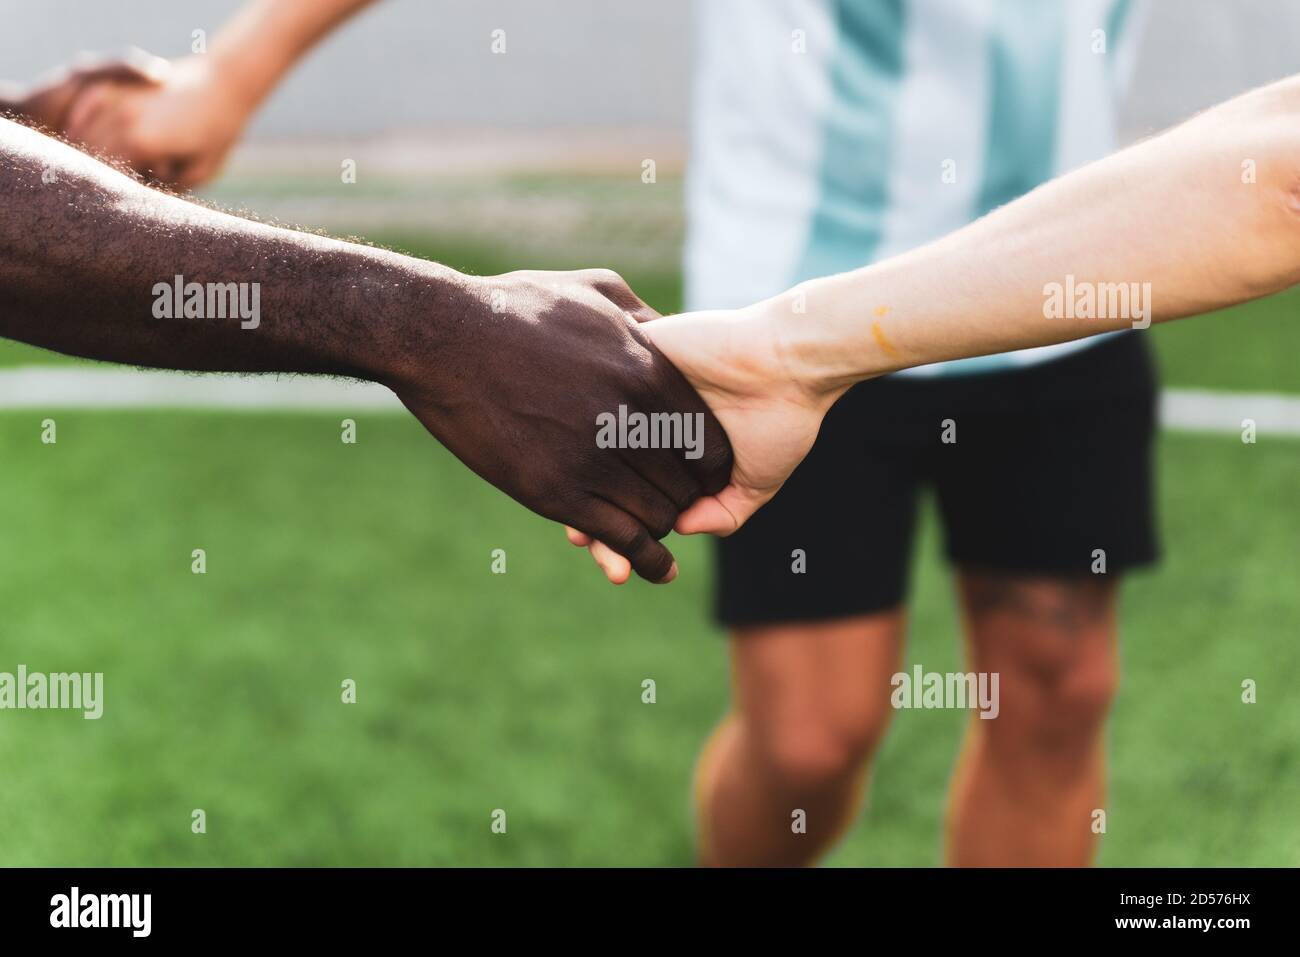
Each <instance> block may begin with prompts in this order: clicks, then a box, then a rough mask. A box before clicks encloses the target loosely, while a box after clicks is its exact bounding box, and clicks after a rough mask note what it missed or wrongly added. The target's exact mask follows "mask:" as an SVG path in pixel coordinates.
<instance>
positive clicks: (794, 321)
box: [751, 282, 863, 407]
mask: <svg viewBox="0 0 1300 957" xmlns="http://www.w3.org/2000/svg"><path fill="white" fill-rule="evenodd" d="M815 292H816V290H815V289H814V284H813V283H811V282H804V283H800V284H799V285H797V286H794V287H792V288H790V289H787V290H786V291H785V292H782V293H780V294H779V295H776V296H773V297H772V298H771V299H766V300H764V301H763V302H760V303H758V304H757V305H756V306H754V307H751V308H752V310H753V312H754V317H755V321H756V324H757V326H758V328H759V329H760V330H761V331H760V332H759V334H760V335H762V336H764V337H766V338H767V339H768V341H770V342H772V343H773V348H774V350H775V352H776V355H777V361H778V362H779V364H780V366H781V368H782V370H783V372H784V374H785V376H786V377H787V378H788V379H789V380H790V381H792V382H794V383H795V384H796V385H798V386H799V388H800V389H802V390H803V391H804V392H805V393H807V394H808V395H809V396H812V397H813V398H814V400H815V401H817V402H818V403H819V404H824V405H826V406H827V407H829V406H830V405H832V404H834V402H835V400H837V399H838V398H839V397H840V396H841V395H843V394H844V393H845V392H846V391H847V390H848V388H849V387H850V386H851V385H853V383H854V382H856V381H858V379H859V378H863V377H858V376H854V375H852V374H851V373H850V372H849V371H848V370H846V369H844V368H842V367H841V363H840V362H839V361H838V359H839V355H840V353H842V352H843V350H842V349H836V348H835V346H834V343H833V342H831V341H830V336H829V330H828V329H827V328H826V325H827V321H826V318H825V317H824V316H821V315H819V314H816V313H814V312H813V311H812V309H811V301H812V300H813V299H814V295H815Z"/></svg>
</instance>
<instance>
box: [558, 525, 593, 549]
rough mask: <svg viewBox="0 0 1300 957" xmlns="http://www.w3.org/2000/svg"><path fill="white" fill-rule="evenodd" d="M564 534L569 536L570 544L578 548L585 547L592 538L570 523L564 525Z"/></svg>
mask: <svg viewBox="0 0 1300 957" xmlns="http://www.w3.org/2000/svg"><path fill="white" fill-rule="evenodd" d="M564 534H565V535H567V536H568V538H569V544H570V545H577V546H578V547H579V548H586V547H587V546H588V545H590V544H591V543H592V542H593V541H594V539H593V538H592V537H591V536H590V535H584V534H582V532H580V531H578V530H577V529H576V528H574V527H573V526H572V525H565V526H564Z"/></svg>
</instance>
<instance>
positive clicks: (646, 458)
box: [619, 448, 717, 538]
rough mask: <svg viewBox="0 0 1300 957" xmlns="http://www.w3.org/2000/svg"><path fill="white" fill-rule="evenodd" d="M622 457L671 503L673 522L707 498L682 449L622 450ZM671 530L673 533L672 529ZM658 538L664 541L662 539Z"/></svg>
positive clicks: (620, 453)
mask: <svg viewBox="0 0 1300 957" xmlns="http://www.w3.org/2000/svg"><path fill="white" fill-rule="evenodd" d="M619 455H620V457H621V458H622V459H623V461H624V462H626V463H627V464H628V466H629V467H630V468H631V469H632V470H633V471H634V472H636V474H637V475H639V476H641V478H643V479H644V480H645V481H646V482H648V483H649V484H650V485H652V486H654V488H655V490H656V491H657V492H659V494H660V495H661V496H662V497H663V500H666V501H667V502H668V504H669V505H670V506H671V507H672V509H673V513H674V515H673V518H674V521H675V520H676V513H678V512H681V511H684V510H685V509H686V508H687V507H688V506H689V505H690V504H691V503H692V502H694V501H695V500H696V499H697V498H699V497H700V496H701V495H703V494H704V491H705V490H704V489H703V488H702V487H701V486H700V481H699V479H698V478H696V477H695V474H694V473H693V471H692V470H691V466H690V464H689V461H688V460H687V459H686V456H685V454H684V453H683V452H682V450H681V449H673V448H658V449H619ZM711 491H717V490H716V489H712V490H711ZM650 525H651V523H650V522H646V526H647V527H650ZM669 530H670V531H671V526H669ZM665 534H667V532H665ZM658 537H659V538H663V535H660V536H658Z"/></svg>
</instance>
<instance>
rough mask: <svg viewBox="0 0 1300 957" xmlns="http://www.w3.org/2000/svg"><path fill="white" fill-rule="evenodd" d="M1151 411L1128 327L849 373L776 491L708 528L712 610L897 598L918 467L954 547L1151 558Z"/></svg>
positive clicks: (1069, 565)
mask: <svg viewBox="0 0 1300 957" xmlns="http://www.w3.org/2000/svg"><path fill="white" fill-rule="evenodd" d="M1155 419H1156V387H1155V373H1154V369H1153V363H1152V360H1151V356H1150V352H1149V349H1148V345H1147V342H1146V337H1145V335H1144V334H1143V333H1141V332H1124V333H1121V334H1119V335H1116V336H1112V337H1110V338H1108V339H1106V340H1103V341H1101V342H1099V343H1098V344H1096V345H1093V346H1089V347H1087V348H1084V349H1081V350H1079V351H1078V352H1074V353H1070V354H1068V355H1066V356H1064V357H1062V358H1060V359H1054V360H1050V361H1047V362H1043V363H1040V364H1038V365H1033V366H1028V367H1025V368H1023V369H1017V370H1013V371H1008V372H996V373H983V374H973V375H961V376H948V377H938V378H933V379H925V378H911V377H903V376H889V377H886V378H883V379H874V380H872V381H870V382H864V383H861V384H859V385H857V386H855V387H854V388H853V389H851V390H850V391H849V392H848V393H847V394H846V395H845V396H844V397H843V398H842V399H840V401H839V402H838V403H836V404H835V406H834V407H833V408H832V409H831V411H830V413H829V414H828V415H827V416H826V420H825V422H824V423H823V425H822V429H821V434H820V435H819V436H818V439H817V443H816V445H815V446H814V447H813V450H812V451H811V452H810V453H809V454H808V457H807V458H806V459H805V460H804V461H803V463H802V464H801V465H800V466H799V468H798V469H796V470H795V472H794V474H793V475H791V476H790V479H789V481H788V482H787V483H786V484H785V486H784V487H783V488H782V489H781V491H780V493H778V494H777V496H776V498H774V499H773V500H772V501H771V502H769V503H768V504H767V505H766V506H764V507H763V508H762V509H760V510H759V512H758V513H757V514H756V515H755V516H754V517H753V518H751V519H750V521H749V522H748V524H746V525H745V527H744V528H742V529H741V530H740V531H738V532H737V533H736V534H735V535H732V536H731V537H730V538H725V539H720V540H719V541H718V543H717V558H718V574H717V576H716V581H717V589H718V590H717V595H716V610H717V615H718V618H719V619H720V620H721V621H722V622H723V623H724V624H728V625H741V624H767V623H776V622H784V621H808V620H816V619H826V618H837V617H841V616H845V615H855V614H863V613H867V612H872V611H880V610H883V609H888V608H895V607H897V606H899V605H900V604H901V603H902V601H903V598H904V596H905V594H906V591H907V579H908V569H909V565H910V557H911V551H912V540H913V537H914V532H915V526H916V511H917V500H918V495H919V493H920V492H921V490H922V489H923V488H924V487H926V486H928V485H933V487H934V489H935V493H936V497H937V499H938V504H939V511H940V515H941V518H942V522H943V529H944V536H945V543H946V550H947V555H948V558H949V560H951V561H952V562H953V563H954V564H956V565H959V566H965V567H971V568H984V569H992V570H1002V571H1007V572H1012V573H1020V574H1025V575H1034V576H1042V575H1063V576H1064V575H1079V574H1085V575H1086V574H1091V573H1095V572H1094V568H1095V567H1099V566H1097V564H1096V563H1097V558H1098V554H1099V553H1098V550H1100V552H1101V553H1104V556H1103V558H1104V562H1105V570H1106V573H1107V574H1115V573H1117V572H1120V571H1123V570H1124V569H1128V568H1133V567H1135V566H1138V565H1143V564H1148V563H1150V562H1152V561H1154V560H1155V559H1156V557H1157V553H1158V546H1157V543H1156V532H1155V519H1154V508H1153V503H1152V498H1153V475H1152V462H1151V455H1152V439H1153V436H1154V433H1155ZM947 420H951V422H950V423H949V422H948V421H947ZM945 432H946V433H947V436H948V437H949V438H950V439H951V438H952V437H953V436H954V435H955V439H956V441H955V442H951V441H950V442H945V441H944V438H945ZM797 550H799V551H797ZM800 554H801V555H802V567H803V571H802V572H800V571H797V570H796V569H797V568H798V567H799V566H800V561H801V560H800Z"/></svg>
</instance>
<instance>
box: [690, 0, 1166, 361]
mask: <svg viewBox="0 0 1300 957" xmlns="http://www.w3.org/2000/svg"><path fill="white" fill-rule="evenodd" d="M1142 3H1143V0H698V9H699V23H698V24H697V40H696V42H697V44H698V56H697V64H696V70H697V73H696V80H695V91H694V99H695V106H694V120H693V133H692V137H693V147H692V157H691V165H690V169H689V172H688V181H687V203H688V212H689V219H690V228H689V232H688V238H687V246H686V281H687V307H688V308H690V309H719V308H734V307H737V306H742V305H746V304H749V303H752V302H756V301H758V300H760V299H765V298H767V297H769V296H773V295H775V294H776V293H778V292H781V291H782V290H784V289H787V288H789V287H790V286H792V285H794V284H795V283H798V282H801V281H803V280H806V279H811V278H814V277H817V276H825V275H829V274H832V273H837V272H843V271H845V270H849V269H856V268H858V267H860V266H864V265H867V264H868V263H871V262H874V261H876V260H879V259H883V258H886V257H889V256H894V255H897V254H899V253H902V252H905V251H907V250H908V249H911V248H913V247H915V246H918V245H920V244H922V243H926V242H929V241H930V240H932V239H937V238H938V237H940V236H943V235H944V234H946V233H949V232H951V231H953V230H954V229H957V228H959V227H961V226H963V225H965V224H966V223H968V222H970V221H971V220H973V219H976V218H978V217H979V216H982V215H983V214H985V213H987V212H989V211H990V210H993V209H995V208H997V207H998V206H1000V205H1002V204H1004V203H1007V202H1009V201H1011V200H1013V199H1015V198H1016V197H1017V196H1020V195H1022V194H1023V193H1026V192H1028V191H1029V190H1031V189H1033V188H1034V187H1035V186H1037V185H1038V184H1039V183H1042V182H1044V181H1045V180H1048V179H1051V178H1052V177H1054V176H1057V175H1060V174H1061V173H1064V172H1067V171H1068V170H1071V169H1073V168H1075V167H1076V166H1080V165H1082V164H1084V163H1087V162H1090V161H1092V160H1095V159H1099V158H1100V157H1102V156H1105V155H1106V154H1107V153H1110V152H1112V151H1113V150H1114V149H1115V146H1116V142H1115V112H1116V110H1115V104H1116V102H1117V100H1118V98H1119V95H1120V94H1121V92H1122V89H1123V87H1124V85H1125V84H1126V82H1127V78H1128V74H1129V73H1130V72H1131V62H1132V59H1133V50H1134V49H1135V48H1136V42H1135V36H1136V34H1137V32H1138V23H1137V22H1136V21H1137V20H1138V19H1139V17H1140V14H1141V13H1142V11H1141V10H1140V9H1139V7H1140V5H1141V4H1142ZM934 282H935V284H936V286H942V284H943V276H935V277H934ZM1100 338H1101V337H1093V338H1090V339H1084V340H1079V341H1077V342H1069V343H1062V344H1060V345H1052V346H1044V347H1042V348H1037V349H1025V350H1021V351H1019V352H1010V353H1003V354H1001V355H996V356H983V357H979V358H974V359H963V360H960V361H957V362H945V363H938V364H935V365H931V366H923V367H921V368H919V369H914V370H909V372H908V373H904V374H912V375H937V374H951V373H963V372H982V371H991V370H998V369H1007V368H1012V367H1016V366H1021V365H1027V364H1030V363H1034V362H1039V361H1042V360H1044V359H1048V358H1055V357H1056V356H1059V355H1062V354H1065V353H1067V352H1070V351H1072V350H1075V349H1082V348H1087V347H1088V346H1089V345H1091V344H1093V343H1095V342H1097V341H1098V339H1100Z"/></svg>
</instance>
